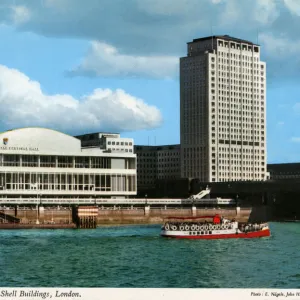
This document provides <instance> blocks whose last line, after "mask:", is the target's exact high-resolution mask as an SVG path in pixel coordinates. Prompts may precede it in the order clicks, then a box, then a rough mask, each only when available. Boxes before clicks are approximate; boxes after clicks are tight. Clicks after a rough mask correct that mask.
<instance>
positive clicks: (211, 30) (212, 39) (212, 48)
mask: <svg viewBox="0 0 300 300" xmlns="http://www.w3.org/2000/svg"><path fill="white" fill-rule="evenodd" d="M210 34H211V50H212V51H213V50H214V38H213V26H212V24H210Z"/></svg>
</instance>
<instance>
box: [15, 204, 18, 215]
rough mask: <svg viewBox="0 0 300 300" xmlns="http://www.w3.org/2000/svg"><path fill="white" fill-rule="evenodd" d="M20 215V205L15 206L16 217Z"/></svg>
mask: <svg viewBox="0 0 300 300" xmlns="http://www.w3.org/2000/svg"><path fill="white" fill-rule="evenodd" d="M17 216H18V205H16V206H15V217H17Z"/></svg>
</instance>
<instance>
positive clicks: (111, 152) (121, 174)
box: [0, 127, 137, 204]
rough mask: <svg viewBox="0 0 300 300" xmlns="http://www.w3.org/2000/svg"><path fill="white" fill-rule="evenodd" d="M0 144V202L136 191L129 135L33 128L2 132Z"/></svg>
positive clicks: (68, 200)
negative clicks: (126, 136) (78, 133)
mask: <svg viewBox="0 0 300 300" xmlns="http://www.w3.org/2000/svg"><path fill="white" fill-rule="evenodd" d="M0 143H1V145H0V202H3V203H4V202H5V203H11V204H31V203H33V204H47V203H49V204H54V203H55V204H72V203H74V202H77V203H80V202H81V203H96V202H97V199H103V198H128V197H129V196H134V195H136V192H137V191H136V155H135V154H134V152H133V139H130V138H121V137H120V135H119V134H110V133H93V134H86V135H81V136H78V137H73V136H70V135H67V134H64V133H62V132H58V131H55V130H51V129H46V128H37V127H32V128H20V129H14V130H9V131H6V132H3V133H1V134H0Z"/></svg>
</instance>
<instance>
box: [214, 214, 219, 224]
mask: <svg viewBox="0 0 300 300" xmlns="http://www.w3.org/2000/svg"><path fill="white" fill-rule="evenodd" d="M213 223H214V224H220V223H221V218H220V216H219V215H215V216H214V218H213Z"/></svg>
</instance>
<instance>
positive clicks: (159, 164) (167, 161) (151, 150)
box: [134, 144, 180, 193]
mask: <svg viewBox="0 0 300 300" xmlns="http://www.w3.org/2000/svg"><path fill="white" fill-rule="evenodd" d="M134 152H135V154H136V156H137V187H138V191H140V192H141V193H142V192H143V191H147V190H151V189H154V188H155V186H156V181H157V180H169V179H178V178H180V145H178V144H177V145H166V146H138V145H136V146H134Z"/></svg>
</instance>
